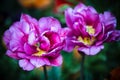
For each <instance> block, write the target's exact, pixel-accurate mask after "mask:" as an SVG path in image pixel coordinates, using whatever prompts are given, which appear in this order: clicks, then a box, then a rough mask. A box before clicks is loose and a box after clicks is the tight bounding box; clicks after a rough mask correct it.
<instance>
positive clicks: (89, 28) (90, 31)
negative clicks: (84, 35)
mask: <svg viewBox="0 0 120 80" xmlns="http://www.w3.org/2000/svg"><path fill="white" fill-rule="evenodd" d="M86 31H87V32H88V33H89V34H91V35H93V34H95V29H94V28H93V27H92V26H89V25H88V26H86Z"/></svg>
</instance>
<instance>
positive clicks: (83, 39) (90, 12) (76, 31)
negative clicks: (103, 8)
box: [65, 4, 120, 55]
mask: <svg viewBox="0 0 120 80" xmlns="http://www.w3.org/2000/svg"><path fill="white" fill-rule="evenodd" d="M65 19H66V24H67V26H68V27H69V29H70V30H69V33H68V38H67V46H66V48H65V50H67V51H72V50H73V48H75V47H77V48H78V50H79V51H81V52H84V53H85V54H87V55H95V54H97V53H98V52H100V50H101V49H103V48H104V46H103V43H105V42H112V41H117V40H120V31H119V30H115V27H116V18H115V17H114V16H112V15H111V13H110V12H104V14H99V13H97V11H96V10H95V9H94V8H93V7H91V6H85V5H84V4H78V5H77V6H76V7H75V8H74V9H72V8H68V9H67V10H66V11H65Z"/></svg>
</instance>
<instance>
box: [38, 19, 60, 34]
mask: <svg viewBox="0 0 120 80" xmlns="http://www.w3.org/2000/svg"><path fill="white" fill-rule="evenodd" d="M39 26H40V29H41V31H42V32H44V31H47V30H48V31H55V32H58V31H59V29H60V28H61V25H60V23H59V21H58V20H57V19H55V18H53V17H43V18H41V19H40V20H39ZM48 26H49V27H48Z"/></svg>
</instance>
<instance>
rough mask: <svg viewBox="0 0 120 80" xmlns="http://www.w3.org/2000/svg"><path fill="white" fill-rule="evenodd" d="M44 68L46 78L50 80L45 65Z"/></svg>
mask: <svg viewBox="0 0 120 80" xmlns="http://www.w3.org/2000/svg"><path fill="white" fill-rule="evenodd" d="M43 70H44V76H45V80H48V75H47V69H46V66H43Z"/></svg>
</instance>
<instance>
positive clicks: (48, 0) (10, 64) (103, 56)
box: [0, 0, 120, 80]
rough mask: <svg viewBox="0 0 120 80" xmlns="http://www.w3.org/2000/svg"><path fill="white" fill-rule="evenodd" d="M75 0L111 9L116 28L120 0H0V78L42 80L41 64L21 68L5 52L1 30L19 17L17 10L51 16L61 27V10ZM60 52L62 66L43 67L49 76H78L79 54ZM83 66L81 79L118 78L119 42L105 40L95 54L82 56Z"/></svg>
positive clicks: (54, 79)
mask: <svg viewBox="0 0 120 80" xmlns="http://www.w3.org/2000/svg"><path fill="white" fill-rule="evenodd" d="M79 2H83V3H85V4H86V5H91V6H93V7H94V8H95V9H96V10H97V11H98V12H100V13H103V12H104V11H111V12H112V14H113V15H114V16H116V18H117V29H120V0H0V41H1V42H0V80H44V75H43V69H42V68H40V69H35V70H33V71H23V70H22V69H21V68H20V67H19V66H18V61H17V60H14V59H12V58H10V57H8V56H6V55H5V52H6V49H5V46H4V44H3V42H2V36H3V33H4V31H5V30H7V29H8V28H9V27H10V25H12V24H13V23H14V22H15V21H19V19H20V16H21V13H26V14H29V15H31V16H32V17H35V18H37V19H39V18H41V17H43V16H53V17H55V18H57V19H58V20H60V22H61V25H62V26H63V27H64V26H66V24H65V19H64V12H63V11H64V10H65V9H66V8H67V7H69V6H71V7H74V6H75V5H76V4H78V3H79ZM61 54H62V55H63V59H64V61H63V64H62V66H60V67H48V68H47V70H48V77H49V80H80V76H81V74H80V68H81V66H80V64H81V55H79V54H78V53H77V52H76V51H75V50H74V52H72V54H70V53H67V52H64V51H62V52H61ZM84 68H85V70H84V73H85V80H120V42H114V43H109V44H108V43H106V44H105V48H104V50H102V51H101V52H100V53H99V54H97V55H95V56H86V57H85V63H84ZM115 74H117V75H115ZM114 75H115V76H114ZM112 78H113V79H112Z"/></svg>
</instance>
